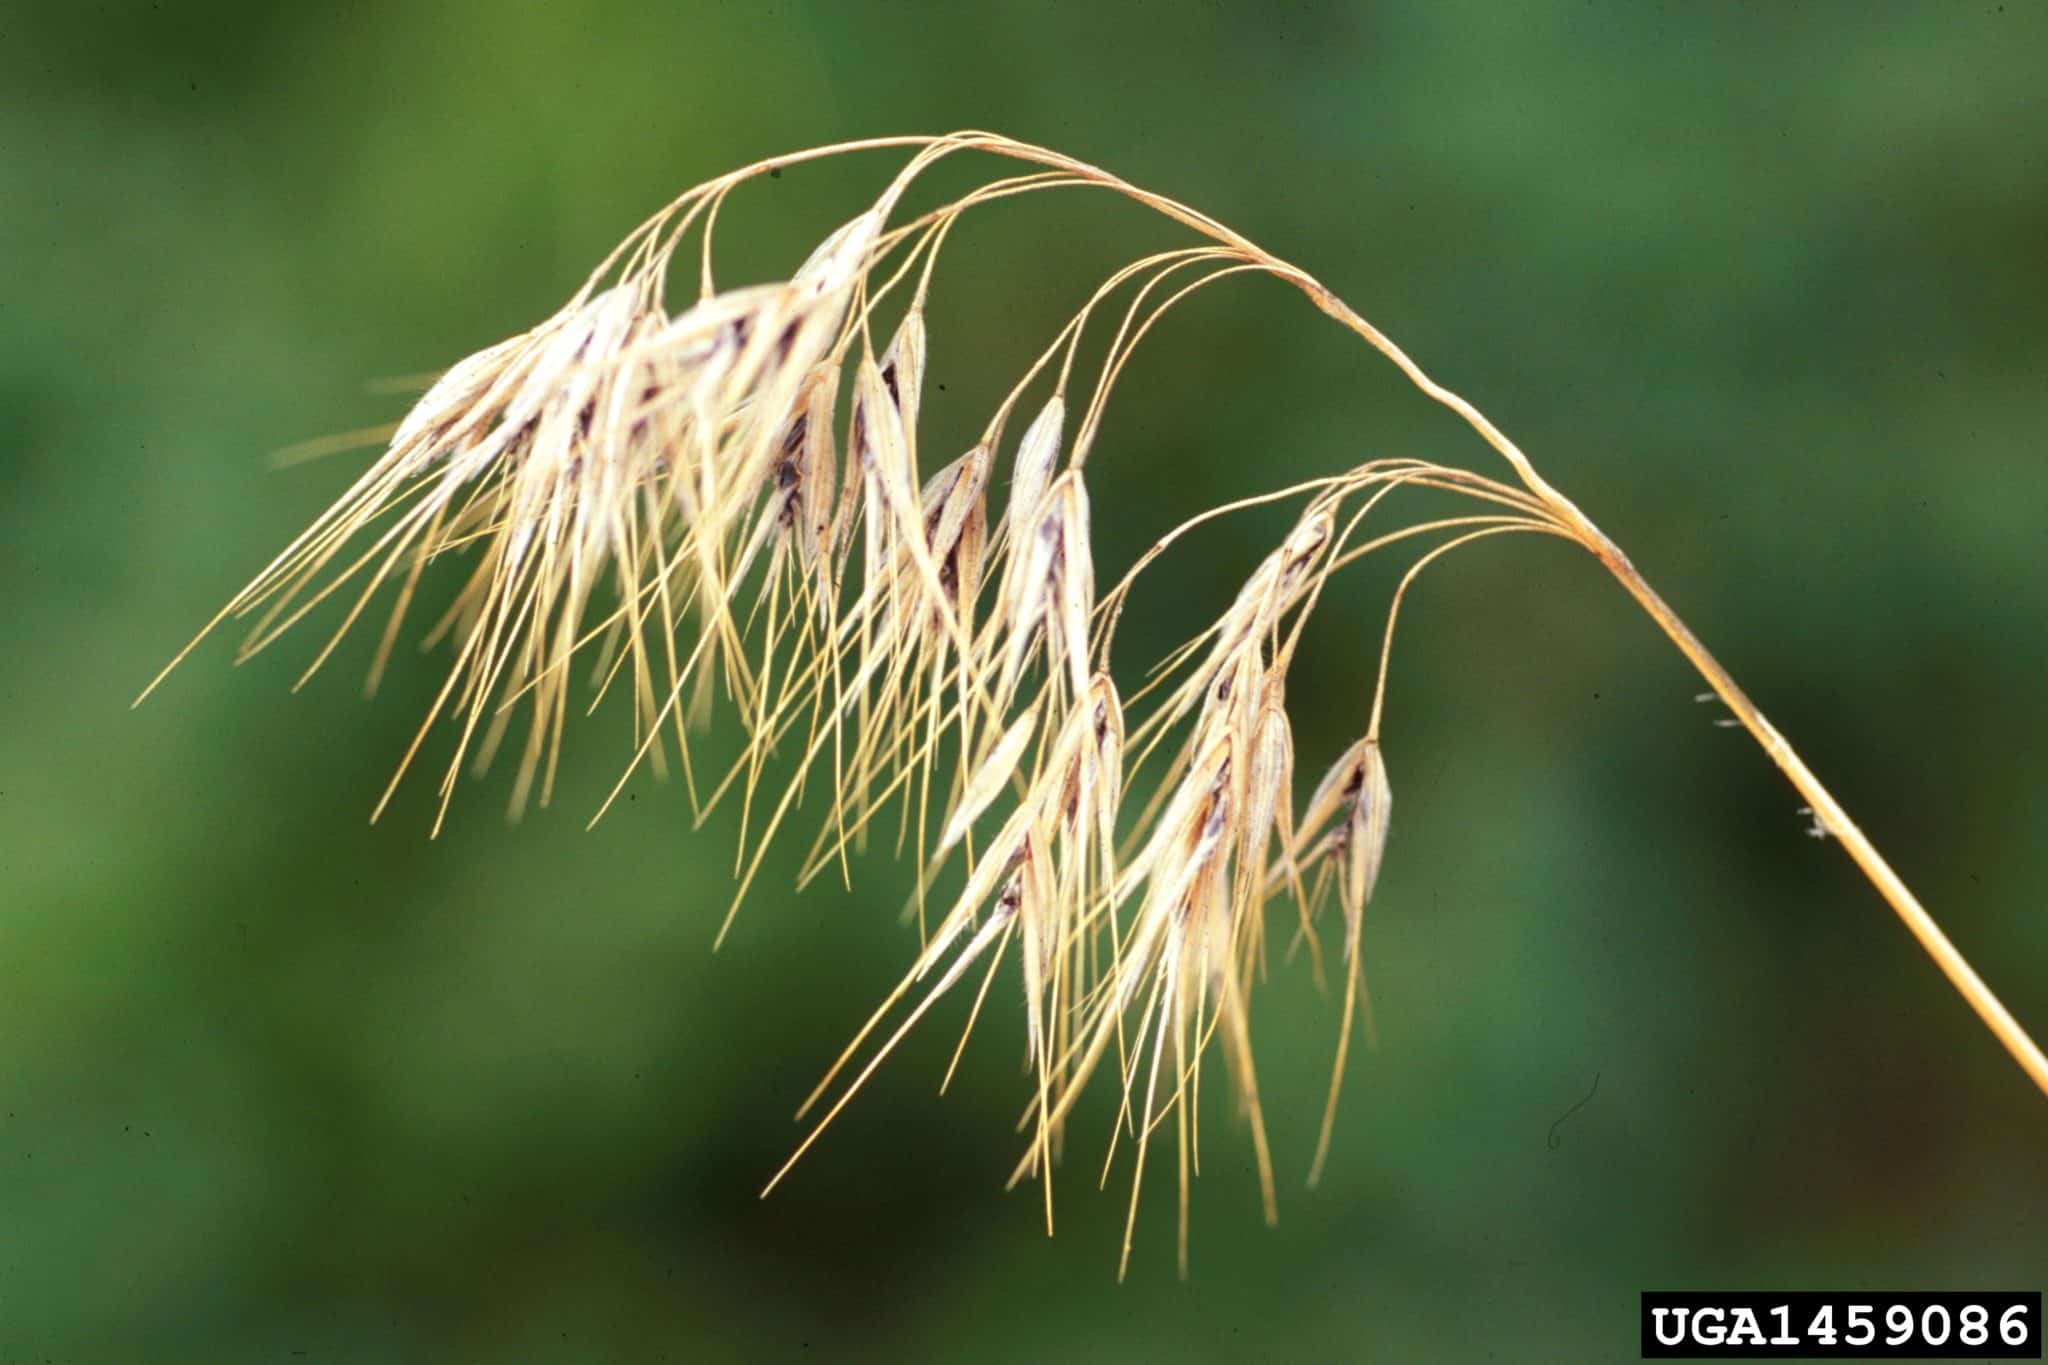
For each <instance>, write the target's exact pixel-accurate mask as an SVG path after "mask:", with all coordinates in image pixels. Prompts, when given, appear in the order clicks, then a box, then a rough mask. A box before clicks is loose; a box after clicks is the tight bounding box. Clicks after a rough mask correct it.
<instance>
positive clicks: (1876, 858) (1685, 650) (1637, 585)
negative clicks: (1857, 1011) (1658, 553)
mask: <svg viewBox="0 0 2048 1365" xmlns="http://www.w3.org/2000/svg"><path fill="white" fill-rule="evenodd" d="M1567 506H1569V504H1567ZM1571 511H1572V517H1571V520H1572V523H1573V525H1574V526H1575V527H1576V528H1577V529H1578V530H1579V531H1580V532H1581V533H1582V539H1583V540H1584V543H1585V545H1586V548H1587V549H1589V550H1591V551H1592V552H1593V554H1594V556H1595V557H1596V558H1598V559H1599V561H1600V562H1601V563H1602V564H1603V565H1605V566H1606V567H1607V571H1608V572H1609V573H1611V574H1613V575H1614V576H1615V578H1616V579H1618V580H1619V581H1620V583H1621V585H1622V586H1623V587H1624V588H1626V589H1628V591H1629V595H1630V596H1631V597H1634V598H1635V599H1636V601H1637V602H1638V603H1639V604H1641V606H1642V608H1643V610H1644V611H1646V612H1648V613H1649V614H1650V619H1651V620H1653V621H1655V622H1656V623H1657V625H1658V627H1659V628H1660V629H1661V630H1663V632H1664V633H1665V634H1666V635H1668V636H1670V637H1671V642H1672V643H1673V644H1675V645H1677V646H1678V652H1679V653H1681V654H1683V655H1685V657H1686V659H1687V661H1688V662H1690V663H1691V664H1692V666H1693V667H1694V668H1695V669H1697V670H1698V671H1699V675H1700V676H1701V677H1702V678H1705V679H1706V680H1707V684H1708V685H1709V686H1710V687H1712V688H1713V689H1714V692H1715V694H1716V695H1717V696H1719V697H1720V698H1721V700H1722V702H1724V703H1725V704H1726V705H1727V707H1728V710H1729V712H1730V713H1731V714H1733V716H1734V717H1735V719H1736V720H1738V721H1740V722H1741V723H1742V728H1743V729H1745V730H1747V731H1749V733H1750V736H1751V737H1752V738H1753V739H1755V740H1756V742H1757V743H1758V744H1760V745H1762V746H1763V750H1764V752H1765V753H1767V754H1769V755H1770V756H1771V761H1772V762H1773V763H1776V764H1777V765H1778V767H1779V769H1780V770H1781V771H1782V772H1783V773H1784V774H1785V776H1786V777H1788V778H1790V779H1791V781H1792V785H1793V786H1794V787H1796V788H1798V790H1799V794H1800V795H1801V796H1803V797H1805V798H1806V802H1807V804H1808V805H1809V806H1811V807H1812V808H1813V817H1814V820H1815V821H1816V822H1817V823H1818V825H1819V827H1820V828H1821V830H1823V831H1825V832H1826V833H1827V834H1829V835H1832V836H1833V837H1834V839H1835V841H1836V842H1837V843H1839V844H1841V846H1842V849H1843V851H1844V852H1846V853H1847V854H1848V855H1849V857H1850V858H1851V859H1853V860H1854V861H1855V863H1856V866H1857V867H1858V868H1860V869H1861V870H1862V872H1863V875H1864V876H1865V877H1868V878H1869V879H1870V884H1871V885H1872V886H1874V887H1876V888H1877V893H1878V894H1879V895H1880V896H1883V897H1884V898H1885V902H1886V903H1887V904H1888V905H1890V906H1891V908H1892V910H1893V912H1894V913H1896V914H1897V915H1898V917H1899V918H1900V919H1901V920H1902V921H1904V922H1905V925H1906V928H1907V929H1908V930H1909V931H1911V933H1912V935H1913V937H1914V938H1915V939H1917V940H1919V943H1920V946H1921V948H1922V949H1924V950H1925V951H1926V953H1927V955H1928V956H1929V957H1931V958H1933V959H1934V964H1935V965H1936V966H1937V967H1939V968H1941V971H1942V975H1944V976H1946V977H1947V978H1948V979H1949V984H1950V985H1952V986H1954V987H1955V988H1956V990H1957V992H1958V993H1959V994H1961V996H1962V997H1963V999H1964V1000H1966V1001H1968V1002H1969V1005H1970V1008H1971V1009H1973V1010H1975V1011H1976V1012H1977V1017H1978V1018H1979V1019H1982V1020H1983V1021H1984V1026H1985V1027H1986V1028H1988V1029H1990V1030H1991V1033H1992V1036H1993V1037H1995V1038H1997V1039H1998V1041H1999V1042H2000V1043H2002V1044H2004V1045H2005V1050H2006V1051H2007V1052H2009V1053H2011V1054H2012V1059H2013V1060H2014V1061H2016V1062H2018V1063H2019V1064H2020V1069H2021V1070H2022V1071H2025V1072H2026V1073H2027V1075H2028V1076H2029V1077H2030V1078H2031V1079H2032V1080H2033V1082H2034V1084H2035V1085H2037V1086H2039V1087H2040V1089H2041V1091H2042V1093H2043V1094H2048V1058H2044V1057H2043V1056H2042V1055H2041V1049H2040V1048H2039V1047H2038V1046H2037V1045H2036V1044H2035V1042H2034V1040H2033V1039H2032V1038H2031V1037H2029V1036H2028V1035H2027V1031H2026V1030H2025V1029H2024V1028H2022V1027H2021V1026H2020V1023H2019V1021H2018V1020H2016V1019H2014V1018H2013V1017H2012V1014H2011V1012H2010V1011H2009V1010H2007V1009H2006V1007H2005V1006H2004V1005H2003V1004H2002V1003H2000V1001H1999V999H1998V997H1997V996H1996V995H1994V994H1992V991H1991V988H1990V987H1989V986H1987V985H1985V984H1984V979H1983V978H1982V977H1980V976H1978V975H1977V973H1976V971H1975V970H1974V969H1972V968H1971V966H1970V964H1969V962H1968V961H1966V960H1965V959H1964V957H1963V955H1962V954H1961V953H1960V952H1958V951H1957V950H1956V946H1955V945H1954V944H1953V943H1951V942H1949V939H1948V935H1947V934H1944V933H1943V932H1942V931H1941V926H1940V925H1938V924H1936V923H1935V922H1934V917H1933V916H1932V915H1930V914H1928V913H1927V910H1926V908H1925V907H1924V906H1922V905H1921V904H1920V901H1919V899H1918V898H1917V897H1916V896H1914V894H1913V893H1912V891H1911V890H1909V889H1908V888H1907V886H1906V884H1905V882H1903V881H1901V880H1900V879H1899V874H1898V873H1896V872H1894V871H1892V868H1891V864H1889V863H1887V862H1886V861H1885V860H1884V857H1883V855H1882V854H1880V853H1879V852H1878V851H1877V849H1876V848H1874V847H1873V846H1872V845H1871V842H1870V840H1869V839H1867V838H1865V837H1864V835H1863V831H1862V830H1860V829H1858V828H1857V827H1856V823H1855V821H1853V820H1851V819H1850V818H1849V816H1848V814H1847V813H1846V812H1844V811H1843V809H1842V806H1841V803H1840V802H1838V801H1836V800H1835V798H1834V796H1833V795H1831V794H1830V793H1829V791H1828V789H1827V788H1826V787H1824V786H1822V785H1821V782H1820V779H1819V778H1817V777H1815V776H1814V775H1813V770H1812V769H1810V768H1808V767H1807V766H1806V763H1805V760H1803V759H1801V758H1800V757H1799V755H1798V754H1797V753H1796V752H1794V750H1793V748H1792V746H1791V744H1790V743H1788V742H1787V741H1786V739H1785V737H1784V736H1783V735H1781V734H1779V733H1778V730H1777V727H1776V726H1774V725H1772V724H1771V723H1770V721H1768V720H1766V719H1765V718H1764V714H1763V712H1761V711H1759V710H1758V709H1757V707H1756V703H1755V702H1752V701H1751V700H1750V699H1749V697H1748V695H1747V694H1746V693H1744V692H1743V690H1742V688H1741V687H1740V686H1738V685H1737V684H1736V681H1735V679H1734V678H1732V677H1730V676H1729V675H1728V670H1727V669H1725V668H1723V667H1721V665H1720V662H1719V661H1718V660H1716V659H1715V658H1714V656H1713V655H1712V654H1710V653H1708V652H1707V647H1706V646H1705V645H1703V644H1701V643H1700V640H1699V637H1698V636H1697V635H1694V634H1693V633H1692V630H1691V629H1690V628H1689V627H1688V626H1687V625H1686V624H1685V622H1684V621H1681V620H1680V619H1679V618H1678V613H1677V612H1675V611H1673V610H1672V609H1671V607H1670V604H1669V603H1667V602H1665V600H1664V599H1663V598H1662V597H1659V596H1658V595H1657V590H1656V589H1655V588H1652V587H1651V586H1650V585H1649V583H1648V582H1646V581H1645V580H1644V578H1643V576H1642V574H1640V573H1638V572H1637V571H1636V567H1635V565H1633V564H1631V563H1629V560H1628V556H1627V555H1625V554H1623V553H1622V552H1621V549H1620V547H1618V546H1617V545H1615V543H1614V542H1613V541H1611V540H1609V539H1608V538H1607V537H1606V535H1605V534H1604V533H1602V532H1601V531H1600V530H1599V528H1598V527H1596V526H1594V525H1593V523H1592V522H1591V521H1589V520H1587V519H1586V516H1585V514H1584V513H1583V512H1580V511H1578V509H1577V508H1572V509H1571Z"/></svg>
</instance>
